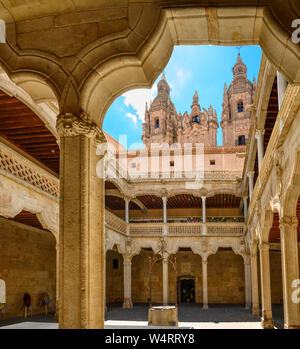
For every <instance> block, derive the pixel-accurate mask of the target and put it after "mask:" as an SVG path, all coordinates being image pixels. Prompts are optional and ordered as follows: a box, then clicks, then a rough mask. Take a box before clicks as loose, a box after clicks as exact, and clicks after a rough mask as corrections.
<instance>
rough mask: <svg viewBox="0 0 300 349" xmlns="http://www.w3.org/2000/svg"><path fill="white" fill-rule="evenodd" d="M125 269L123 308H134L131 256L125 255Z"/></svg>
mask: <svg viewBox="0 0 300 349" xmlns="http://www.w3.org/2000/svg"><path fill="white" fill-rule="evenodd" d="M123 267H124V302H123V308H132V298H131V297H132V296H131V282H132V281H131V256H129V255H127V254H124V255H123Z"/></svg>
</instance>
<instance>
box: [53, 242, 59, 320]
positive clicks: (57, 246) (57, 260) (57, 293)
mask: <svg viewBox="0 0 300 349" xmlns="http://www.w3.org/2000/svg"><path fill="white" fill-rule="evenodd" d="M55 249H56V307H55V314H54V322H59V320H58V302H59V281H58V280H59V245H58V241H56V245H55Z"/></svg>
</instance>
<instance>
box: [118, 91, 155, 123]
mask: <svg viewBox="0 0 300 349" xmlns="http://www.w3.org/2000/svg"><path fill="white" fill-rule="evenodd" d="M156 91H157V87H156V85H153V86H152V88H151V89H138V90H132V91H128V92H126V93H124V94H123V97H124V103H125V105H126V106H127V107H129V106H131V107H132V108H133V109H134V110H135V111H136V114H137V116H138V118H139V120H141V121H144V118H145V105H146V102H147V103H148V106H149V105H150V101H151V100H153V99H154V97H155V95H156ZM128 114H130V113H127V114H126V116H128V117H130V118H132V116H133V114H130V115H131V116H129V115H128ZM132 119H133V118H132Z"/></svg>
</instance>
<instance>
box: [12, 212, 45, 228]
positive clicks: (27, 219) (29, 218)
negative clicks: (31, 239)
mask: <svg viewBox="0 0 300 349" xmlns="http://www.w3.org/2000/svg"><path fill="white" fill-rule="evenodd" d="M11 220H13V221H14V222H18V223H23V224H26V225H29V226H31V227H34V228H39V229H43V230H45V229H44V228H43V226H42V224H41V223H40V221H39V220H38V218H37V216H36V215H35V214H34V213H31V212H28V211H22V212H20V213H19V214H18V215H16V216H15V217H14V218H12V219H11Z"/></svg>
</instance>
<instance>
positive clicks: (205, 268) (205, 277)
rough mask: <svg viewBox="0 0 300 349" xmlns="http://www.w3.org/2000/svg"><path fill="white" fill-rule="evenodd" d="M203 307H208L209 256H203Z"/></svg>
mask: <svg viewBox="0 0 300 349" xmlns="http://www.w3.org/2000/svg"><path fill="white" fill-rule="evenodd" d="M202 280H203V309H208V292H207V258H202Z"/></svg>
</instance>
